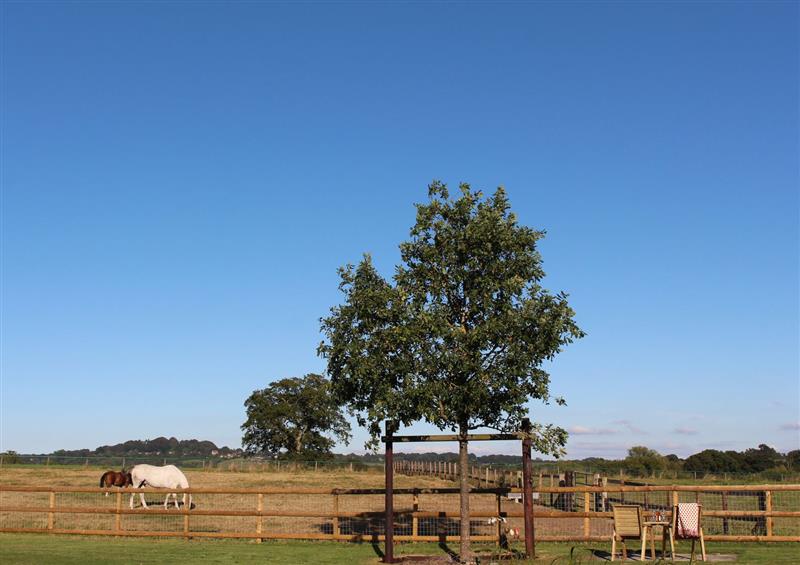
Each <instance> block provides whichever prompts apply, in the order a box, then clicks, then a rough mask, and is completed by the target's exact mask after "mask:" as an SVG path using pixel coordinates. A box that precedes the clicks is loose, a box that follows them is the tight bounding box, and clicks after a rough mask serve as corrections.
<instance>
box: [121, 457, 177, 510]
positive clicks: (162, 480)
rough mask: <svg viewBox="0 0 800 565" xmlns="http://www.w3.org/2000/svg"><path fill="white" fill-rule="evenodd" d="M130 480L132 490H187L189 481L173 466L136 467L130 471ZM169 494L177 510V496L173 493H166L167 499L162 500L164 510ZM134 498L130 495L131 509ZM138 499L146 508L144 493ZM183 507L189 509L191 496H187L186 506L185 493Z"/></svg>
mask: <svg viewBox="0 0 800 565" xmlns="http://www.w3.org/2000/svg"><path fill="white" fill-rule="evenodd" d="M131 479H132V481H133V488H142V487H145V486H148V487H153V488H189V481H187V480H186V475H184V474H183V473H182V472H181V470H180V469H178V468H177V467H176V466H175V465H165V466H163V467H156V466H154V465H136V466H135V467H134V468H133V469H131ZM170 494H171V495H172V496H173V499H174V501H175V508H178V507H179V506H178V495H177V494H175V493H174V492H172V493H167V497H166V498H165V499H164V508H167V507H168V506H167V505H168V504H169V495H170ZM134 496H135V494H133V493H131V503H130V506H131V508H133V497H134ZM139 498H140V499H141V501H142V506H143V507H144V508H147V503H146V502H145V500H144V493H141V492H140V493H139ZM183 506H184V508H191V506H192V495H189V506H186V493H183Z"/></svg>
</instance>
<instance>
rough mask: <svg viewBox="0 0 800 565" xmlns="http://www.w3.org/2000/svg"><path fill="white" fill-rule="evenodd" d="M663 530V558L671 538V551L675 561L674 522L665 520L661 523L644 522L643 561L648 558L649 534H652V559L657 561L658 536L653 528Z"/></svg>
mask: <svg viewBox="0 0 800 565" xmlns="http://www.w3.org/2000/svg"><path fill="white" fill-rule="evenodd" d="M659 527H660V528H661V557H662V558H663V557H664V556H665V555H666V552H667V538H669V550H670V553H671V555H672V560H673V561H674V560H675V541H674V539H673V537H672V522H671V521H669V520H663V521H661V522H656V521H653V522H644V523H643V524H642V561H645V559H646V557H647V554H646V552H647V532H650V558H651V559H652V560H653V561H655V560H656V536H655V533H654V532H653V528H659Z"/></svg>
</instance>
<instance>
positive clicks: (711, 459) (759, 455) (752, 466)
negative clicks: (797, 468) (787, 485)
mask: <svg viewBox="0 0 800 565" xmlns="http://www.w3.org/2000/svg"><path fill="white" fill-rule="evenodd" d="M791 453H793V452H789V454H787V455H786V457H784V456H783V455H781V454H780V453H778V452H777V451H775V450H774V449H773V448H771V447H770V446H768V445H765V444H763V443H762V444H761V445H759V446H758V448H755V449H754V448H750V449H747V450H745V451H742V452H738V451H718V450H716V449H706V450H704V451H701V452H700V453H695V454H694V455H691V456H690V457H687V458H686V461H685V462H684V464H683V468H684V469H685V470H687V471H697V472H702V473H760V472H763V471H766V470H768V469H774V468H776V467H780V466H781V465H783V464H784V462H788V459H789V455H790V454H791Z"/></svg>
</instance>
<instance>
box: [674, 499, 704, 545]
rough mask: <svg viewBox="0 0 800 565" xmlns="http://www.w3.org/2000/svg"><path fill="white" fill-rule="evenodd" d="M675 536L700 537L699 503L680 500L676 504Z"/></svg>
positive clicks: (684, 537) (679, 537)
mask: <svg viewBox="0 0 800 565" xmlns="http://www.w3.org/2000/svg"><path fill="white" fill-rule="evenodd" d="M675 537H676V538H678V539H692V538H699V537H700V505H699V504H697V503H696V502H681V503H679V504H678V520H677V523H676V524H675Z"/></svg>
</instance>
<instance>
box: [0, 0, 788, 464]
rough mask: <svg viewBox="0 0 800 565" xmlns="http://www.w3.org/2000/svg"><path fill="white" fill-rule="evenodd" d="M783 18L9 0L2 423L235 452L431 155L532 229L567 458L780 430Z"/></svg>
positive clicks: (657, 7)
mask: <svg viewBox="0 0 800 565" xmlns="http://www.w3.org/2000/svg"><path fill="white" fill-rule="evenodd" d="M798 15H799V14H798V5H797V4H796V3H791V2H785V3H781V2H770V3H747V2H737V3H720V2H714V3H710V2H709V3H671V4H660V3H652V2H648V3H625V2H615V3H599V2H596V3H585V4H581V3H565V4H555V3H553V4H550V3H495V4H488V3H487V4H484V3H468V4H459V3H414V2H411V3H405V2H404V3H361V2H353V3H301V4H294V5H290V4H281V3H236V4H226V3H212V2H204V3H173V4H169V3H132V2H130V3H97V2H91V3H79V2H75V3H47V2H36V3H15V2H6V3H3V5H2V20H3V21H2V42H3V43H2V49H3V52H2V387H1V389H0V392H1V393H2V398H1V399H0V408H1V409H2V414H1V417H0V423H1V424H2V429H1V430H0V443H1V444H2V445H0V448H2V449H14V450H17V451H21V452H45V451H49V450H52V449H57V448H83V447H90V448H93V447H96V446H97V445H102V444H110V443H116V442H120V441H124V440H127V439H145V438H153V437H156V436H160V435H165V436H176V437H178V438H182V439H183V438H199V439H210V440H212V441H215V442H217V443H219V444H226V445H231V446H238V445H239V441H240V437H241V434H240V430H239V426H240V425H241V423H242V422H243V421H244V408H243V402H244V400H245V398H246V397H247V396H248V395H249V394H250V392H252V391H253V390H254V389H257V388H262V387H264V386H266V385H267V384H268V383H269V382H270V381H272V380H274V379H277V378H281V377H285V376H292V375H301V374H304V373H307V372H311V371H322V370H324V362H323V361H322V360H321V359H319V358H317V357H316V354H315V349H316V346H317V344H318V342H319V340H320V339H321V335H320V333H319V321H318V320H319V318H320V317H321V316H324V315H325V314H326V313H327V311H328V309H329V308H330V307H331V306H333V305H335V304H337V303H338V302H339V301H340V295H339V294H338V291H337V276H336V268H337V267H338V266H340V265H342V264H345V263H347V262H356V261H358V260H359V258H360V257H361V254H362V253H363V252H370V253H372V255H373V257H374V259H375V261H376V264H377V265H378V266H379V268H380V269H381V270H382V271H383V272H384V273H385V274H387V275H389V274H391V272H392V268H393V265H394V264H395V263H396V262H397V261H398V259H399V256H398V250H397V244H398V243H399V242H400V241H402V240H404V239H405V238H406V237H407V236H408V230H409V228H410V227H411V225H412V223H413V221H414V209H413V203H414V202H420V201H423V200H424V199H425V198H426V194H427V192H426V186H427V184H428V183H429V182H430V181H431V180H432V179H434V178H437V179H442V180H444V181H445V182H448V183H449V184H451V185H456V184H457V183H458V182H460V181H466V182H470V183H471V184H472V185H473V186H475V187H479V188H482V189H485V190H487V191H491V190H493V189H494V188H495V187H496V186H498V185H503V186H505V187H506V189H507V191H508V193H509V196H510V199H511V203H512V207H513V210H514V211H515V212H516V213H517V215H518V216H519V219H520V221H521V222H523V223H525V224H527V225H530V226H533V227H535V228H538V229H546V230H547V232H548V235H547V238H546V239H545V240H544V241H543V243H542V245H541V251H542V254H543V257H544V261H545V269H546V271H547V273H548V277H547V279H546V286H547V287H548V288H550V289H551V290H554V291H558V290H564V291H566V292H568V293H570V296H571V298H570V301H571V304H572V305H573V307H574V309H575V310H576V312H577V319H578V321H579V323H580V324H581V326H582V327H583V328H584V329H585V330H586V331H587V332H588V336H587V337H586V338H585V339H584V340H581V341H580V342H579V343H577V344H575V345H573V346H571V347H569V348H568V350H567V351H566V352H565V353H564V354H562V355H561V356H560V357H558V358H557V359H556V361H555V363H554V364H553V365H552V366H551V371H552V379H553V383H552V390H553V392H554V393H555V394H560V395H563V396H565V397H566V399H567V402H568V406H567V407H543V406H541V405H540V404H533V405H532V414H533V417H534V418H535V419H538V420H540V421H544V422H554V423H557V424H559V425H562V426H564V427H565V428H567V429H569V430H571V431H572V435H571V438H570V442H569V445H568V449H569V455H570V456H571V457H588V456H621V455H624V453H625V451H626V449H627V448H628V447H630V446H631V445H641V444H643V445H647V446H650V447H652V448H655V449H657V450H659V451H660V452H662V453H665V454H666V453H678V454H679V455H688V454H690V453H693V452H696V451H698V450H700V449H704V448H708V447H712V448H722V449H737V450H739V449H744V448H747V447H752V446H755V445H757V444H759V443H768V444H770V445H772V446H774V447H776V448H778V449H779V450H783V451H786V450H789V449H797V448H798V447H800V414H799V413H800V384H798V337H799V336H798V308H799V305H798V239H799V237H800V234H799V233H798V225H799V221H798V208H799V206H798V100H799V98H798V51H799V49H798V47H799V45H798ZM414 429H416V430H427V429H428V428H426V427H425V426H421V425H420V426H417V427H415V428H414ZM355 436H356V437H355V440H354V442H353V443H352V444H351V446H350V447H349V448H347V447H340V450H344V451H349V450H351V449H356V450H357V449H360V448H361V447H362V444H363V440H364V434H363V433H362V432H361V431H359V430H356V434H355ZM432 447H433V448H436V447H442V448H444V447H447V446H432ZM449 447H450V448H453V446H449ZM426 449H427V447H426ZM475 450H479V451H484V452H485V451H487V450H491V451H510V452H516V450H517V446H514V445H498V446H491V447H490V446H488V445H480V446H477V445H476V446H475Z"/></svg>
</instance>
